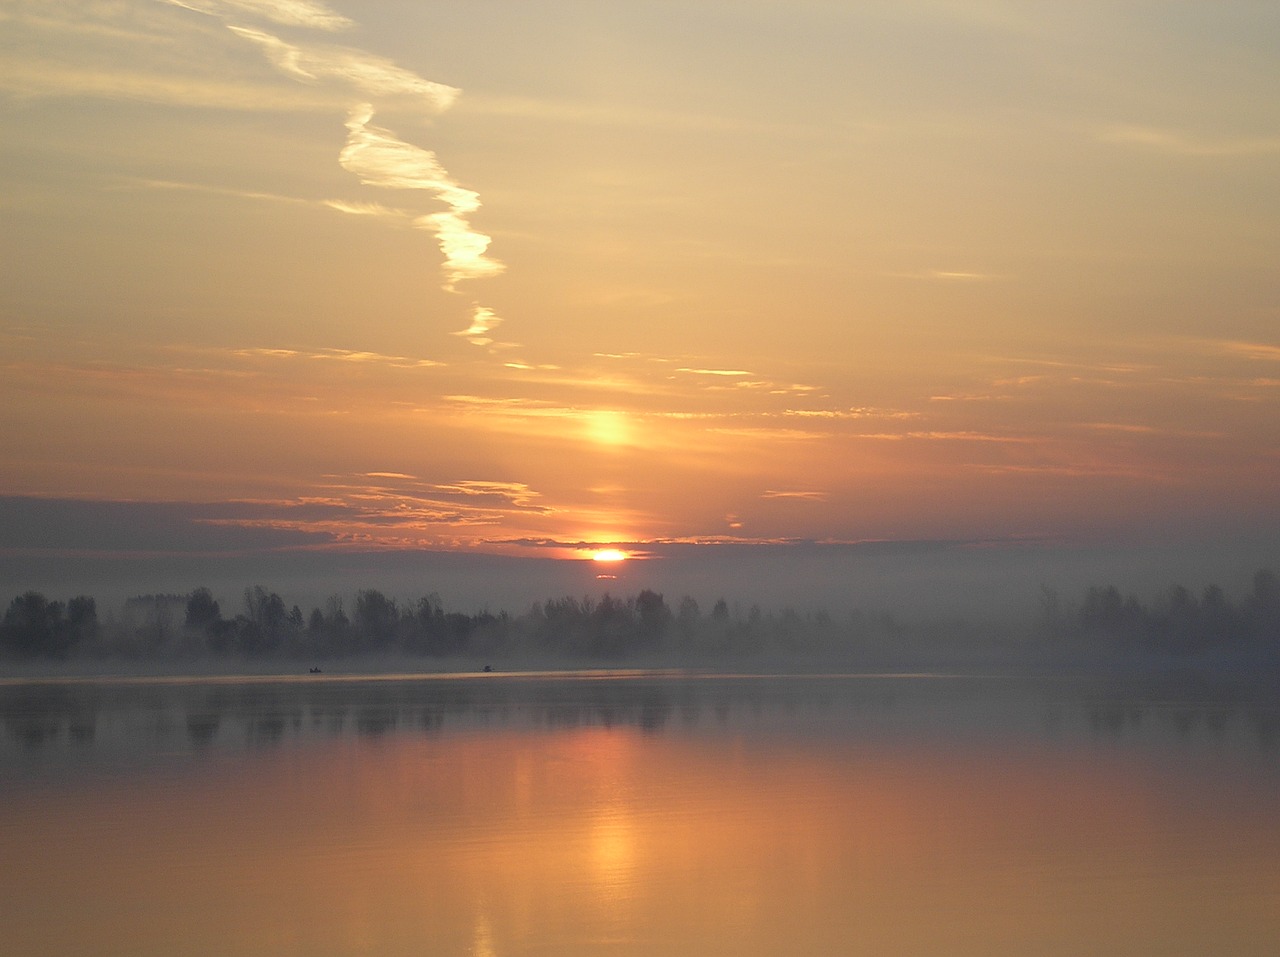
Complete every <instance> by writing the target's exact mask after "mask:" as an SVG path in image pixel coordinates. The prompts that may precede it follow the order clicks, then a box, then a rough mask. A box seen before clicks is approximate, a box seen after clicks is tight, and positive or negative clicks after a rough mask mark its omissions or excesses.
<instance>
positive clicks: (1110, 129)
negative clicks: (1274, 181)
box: [1097, 124, 1280, 157]
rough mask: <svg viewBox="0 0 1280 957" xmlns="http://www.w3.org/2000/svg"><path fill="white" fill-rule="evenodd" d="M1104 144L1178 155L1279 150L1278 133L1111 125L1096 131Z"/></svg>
mask: <svg viewBox="0 0 1280 957" xmlns="http://www.w3.org/2000/svg"><path fill="white" fill-rule="evenodd" d="M1097 137H1098V139H1099V140H1101V141H1103V142H1104V143H1115V144H1118V145H1122V146H1136V147H1141V148H1145V149H1150V150H1154V151H1156V152H1161V153H1171V154H1175V155H1180V156H1223V157H1226V156H1271V155H1275V154H1277V153H1280V136H1274V135H1273V136H1231V137H1210V136H1197V135H1195V134H1191V133H1186V132H1183V131H1180V130H1169V129H1161V128H1159V127H1154V126H1135V125H1129V124H1112V125H1110V126H1104V127H1102V128H1101V129H1099V130H1098V131H1097Z"/></svg>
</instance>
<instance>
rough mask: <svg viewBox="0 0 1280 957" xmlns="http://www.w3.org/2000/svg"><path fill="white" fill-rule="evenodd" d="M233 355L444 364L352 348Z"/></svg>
mask: <svg viewBox="0 0 1280 957" xmlns="http://www.w3.org/2000/svg"><path fill="white" fill-rule="evenodd" d="M232 354H233V355H237V356H241V357H244V358H258V359H311V360H317V361H330V362H355V363H362V364H374V365H385V366H391V367H392V368H396V369H429V368H433V367H435V366H441V365H444V363H442V362H439V361H437V360H435V359H420V358H414V357H412V356H388V355H383V354H382V353H379V352H364V351H356V350H352V349H319V350H307V351H301V350H297V349H273V348H249V349H235V350H233V353H232Z"/></svg>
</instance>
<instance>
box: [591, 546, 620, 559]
mask: <svg viewBox="0 0 1280 957" xmlns="http://www.w3.org/2000/svg"><path fill="white" fill-rule="evenodd" d="M626 559H627V553H626V552H622V551H619V550H618V549H616V548H601V549H597V550H596V551H594V552H592V553H591V560H592V561H593V562H622V561H626Z"/></svg>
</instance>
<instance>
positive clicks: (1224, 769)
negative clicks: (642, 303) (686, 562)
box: [0, 673, 1280, 957]
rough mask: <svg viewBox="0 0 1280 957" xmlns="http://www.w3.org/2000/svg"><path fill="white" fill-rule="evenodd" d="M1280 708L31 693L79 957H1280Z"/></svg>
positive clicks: (486, 678) (775, 685)
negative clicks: (600, 956)
mask: <svg viewBox="0 0 1280 957" xmlns="http://www.w3.org/2000/svg"><path fill="white" fill-rule="evenodd" d="M1274 702H1275V699H1274V696H1272V695H1271V694H1269V693H1268V691H1267V689H1252V690H1245V691H1241V690H1240V689H1224V688H1221V687H1216V686H1203V685H1197V684H1188V683H1185V682H1183V683H1172V682H1167V681H1162V682H1136V681H1128V682H1117V681H1107V682H1102V681H1085V680H1079V679H1073V680H1058V681H1052V680H1036V681H1029V680H1025V679H1008V678H980V677H971V678H954V677H950V678H944V677H932V676H903V677H882V676H834V677H832V676H809V677H806V676H789V677H775V678H758V677H750V676H711V675H681V674H654V673H612V674H557V675H533V676H512V675H471V676H452V677H448V678H444V677H422V676H390V677H384V678H378V679H371V678H352V679H345V678H332V677H329V676H319V677H303V678H289V679H261V678H260V679H226V680H213V679H201V680H180V679H169V680H153V681H132V682H127V681H118V680H117V681H109V680H98V681H78V682H77V681H63V682H50V683H41V682H10V683H7V684H3V683H0V860H3V861H4V868H3V869H2V870H0V927H3V928H4V936H5V939H6V951H7V952H10V953H14V954H29V955H46V954H47V955H65V954H73V953H92V954H101V955H117V954H118V955H126V954H128V955H142V957H146V955H161V954H163V955H188V954H189V955H210V957H212V955H219V957H223V955H233V957H234V955H264V957H265V955H289V954H297V955H347V954H371V955H375V954H376V955H409V954H413V955H436V954H439V955H510V954H546V955H553V954H554V955H580V954H581V955H586V954H627V955H641V954H644V955H684V954H688V955H706V954H726V955H728V954H732V955H784V954H785V955H804V954H813V955H819V954H821V955H828V954H851V955H859V954H867V955H871V954H875V955H884V954H903V955H914V954H919V955H932V954H939V955H942V954H945V955H1002V954H1011V955H1023V954H1036V955H1056V954H1061V955H1072V957H1076V955H1079V954H1091V955H1116V957H1120V955H1124V957H1132V955H1145V954H1150V955H1162V957H1164V955H1179V954H1186V955H1193V954H1194V955H1204V954H1233V955H1245V957H1248V955H1254V954H1257V955H1264V954H1265V955H1274V954H1275V953H1280V787H1278V785H1280V716H1278V714H1277V709H1276V705H1275V703H1274Z"/></svg>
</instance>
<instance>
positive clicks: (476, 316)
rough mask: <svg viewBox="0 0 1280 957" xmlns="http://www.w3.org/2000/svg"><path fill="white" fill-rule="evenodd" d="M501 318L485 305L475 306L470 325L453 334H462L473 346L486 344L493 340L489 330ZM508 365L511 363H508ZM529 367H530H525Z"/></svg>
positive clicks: (496, 324) (500, 320)
mask: <svg viewBox="0 0 1280 957" xmlns="http://www.w3.org/2000/svg"><path fill="white" fill-rule="evenodd" d="M501 322H502V319H501V318H499V317H498V316H497V315H496V314H495V313H494V311H493V310H492V309H489V308H488V307H486V306H476V307H475V311H474V312H473V313H472V314H471V325H469V326H467V328H465V329H462V330H460V331H459V332H455V333H454V335H455V336H462V337H463V338H464V339H466V340H467V341H468V342H470V343H471V344H472V345H473V346H487V345H489V344H490V343H492V342H493V339H492V338H490V336H489V332H490V331H491V330H493V329H494V328H496V327H497V326H498V325H499V324H500V323H501ZM508 365H511V364H510V363H508ZM526 368H531V367H526Z"/></svg>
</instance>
